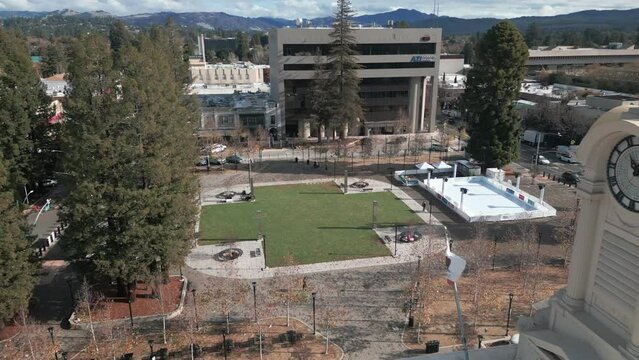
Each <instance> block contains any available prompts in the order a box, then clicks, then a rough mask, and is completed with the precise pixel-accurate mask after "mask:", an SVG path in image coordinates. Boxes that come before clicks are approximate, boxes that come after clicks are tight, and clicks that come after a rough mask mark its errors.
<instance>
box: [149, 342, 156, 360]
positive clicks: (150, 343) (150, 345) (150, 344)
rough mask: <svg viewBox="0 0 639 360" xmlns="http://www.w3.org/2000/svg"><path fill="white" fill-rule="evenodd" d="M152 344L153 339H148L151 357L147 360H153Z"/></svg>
mask: <svg viewBox="0 0 639 360" xmlns="http://www.w3.org/2000/svg"><path fill="white" fill-rule="evenodd" d="M153 342H154V341H153V339H149V347H150V348H151V355H149V359H153V355H155V353H154V352H153Z"/></svg>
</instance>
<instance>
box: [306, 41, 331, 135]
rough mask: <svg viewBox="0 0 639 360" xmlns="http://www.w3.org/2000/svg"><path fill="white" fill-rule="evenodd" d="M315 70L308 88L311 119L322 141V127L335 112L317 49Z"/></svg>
mask: <svg viewBox="0 0 639 360" xmlns="http://www.w3.org/2000/svg"><path fill="white" fill-rule="evenodd" d="M314 67H315V72H314V73H313V81H312V82H311V88H310V100H311V119H312V121H313V124H314V125H315V126H317V134H318V136H317V139H318V142H319V143H321V142H322V137H321V136H319V134H320V133H321V129H322V127H324V128H325V129H326V128H327V127H328V126H329V125H332V124H331V120H332V118H331V117H332V116H333V115H334V114H335V110H334V108H335V96H336V95H337V94H336V93H335V92H334V88H332V87H330V86H329V84H330V82H329V81H328V79H329V77H328V76H329V74H328V72H327V71H326V69H325V65H324V63H323V62H322V53H321V51H320V50H319V49H318V50H317V52H316V55H315V66H314Z"/></svg>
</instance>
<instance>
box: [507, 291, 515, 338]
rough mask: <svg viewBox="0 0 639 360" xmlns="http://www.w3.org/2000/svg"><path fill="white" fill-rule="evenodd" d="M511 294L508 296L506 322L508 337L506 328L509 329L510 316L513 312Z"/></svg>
mask: <svg viewBox="0 0 639 360" xmlns="http://www.w3.org/2000/svg"><path fill="white" fill-rule="evenodd" d="M513 296H514V295H513V293H510V294H508V320H506V336H508V328H509V327H510V315H511V314H512V311H513Z"/></svg>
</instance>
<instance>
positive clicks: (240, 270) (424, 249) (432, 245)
mask: <svg viewBox="0 0 639 360" xmlns="http://www.w3.org/2000/svg"><path fill="white" fill-rule="evenodd" d="M343 180H344V179H343V178H341V179H339V180H336V181H335V183H336V184H337V185H338V186H340V185H341V184H342V183H343ZM331 181H333V180H330V179H326V178H321V179H311V180H304V181H277V182H268V183H261V184H255V185H254V186H255V187H259V186H274V185H290V184H312V183H322V182H331ZM354 181H366V182H367V183H368V184H369V186H368V187H367V188H371V189H372V190H370V192H384V191H391V192H392V193H393V195H395V196H396V197H397V198H398V199H401V200H402V201H403V202H404V204H406V206H408V208H410V209H411V210H413V212H415V214H416V215H417V216H419V217H420V218H421V219H422V220H423V221H424V225H421V226H416V227H414V228H418V229H419V228H423V229H421V231H422V232H423V233H425V234H427V233H429V231H428V229H427V228H429V226H428V224H429V223H430V225H433V226H435V227H439V226H441V223H440V222H439V221H438V220H437V219H436V218H435V217H432V216H430V214H429V213H428V212H427V211H422V205H421V204H419V203H418V202H417V201H415V200H413V199H412V198H411V197H410V196H408V195H407V194H406V193H405V192H404V191H402V190H401V189H400V188H397V187H394V186H393V188H392V190H391V185H390V184H389V183H386V182H383V181H378V180H372V179H363V178H349V183H350V182H354ZM247 188H248V185H235V186H230V187H228V188H224V189H220V188H215V189H210V190H205V191H204V192H203V193H202V205H212V204H220V202H219V199H217V198H215V195H216V194H218V193H220V192H222V191H227V190H230V191H236V192H241V191H242V190H246V189H247ZM247 192H248V191H247ZM358 193H363V191H362V190H361V189H357V188H351V187H349V192H348V194H358ZM394 231H395V229H394V228H383V229H376V232H377V234H378V236H380V239H384V236H385V235H387V236H389V238H391V239H393V238H394V236H395V234H394ZM430 233H431V234H430V235H426V236H425V238H424V239H421V240H419V241H416V242H414V243H401V242H398V243H396V244H395V243H394V242H393V241H391V242H385V244H386V246H388V247H389V249H390V251H391V254H394V255H395V256H383V257H374V258H364V259H353V260H342V261H332V262H325V263H315V264H307V265H296V266H295V267H294V268H295V269H294V270H295V273H298V274H310V273H317V272H325V271H334V270H346V269H353V268H365V267H372V266H383V265H392V264H402V263H408V262H415V261H417V256H418V254H425V253H428V252H438V251H441V250H443V249H444V248H445V239H444V237H443V236H442V232H430ZM232 247H235V248H240V249H242V251H243V255H242V256H240V257H239V258H238V259H236V260H233V261H227V262H219V261H217V260H215V259H214V255H215V254H217V253H218V252H220V251H222V250H224V249H228V248H232ZM257 249H259V250H260V255H258V256H255V257H251V255H250V252H251V251H255V250H257ZM186 264H187V265H188V266H189V267H191V268H192V269H194V270H197V271H200V272H202V273H204V274H207V275H212V276H217V277H224V278H238V279H262V278H270V277H273V276H274V275H276V274H277V273H283V272H286V271H287V268H286V267H278V268H268V267H266V265H265V260H264V249H263V246H262V241H261V240H256V241H240V242H233V243H225V244H219V245H203V246H198V247H196V248H194V249H193V250H192V251H191V253H190V254H189V256H188V257H187V259H186ZM291 270H292V269H291Z"/></svg>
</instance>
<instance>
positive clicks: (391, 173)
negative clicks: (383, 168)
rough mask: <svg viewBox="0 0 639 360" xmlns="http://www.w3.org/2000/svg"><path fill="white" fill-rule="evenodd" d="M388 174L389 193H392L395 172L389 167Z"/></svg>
mask: <svg viewBox="0 0 639 360" xmlns="http://www.w3.org/2000/svg"><path fill="white" fill-rule="evenodd" d="M388 172H389V173H390V191H393V172H395V169H394V168H392V167H389V168H388Z"/></svg>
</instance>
